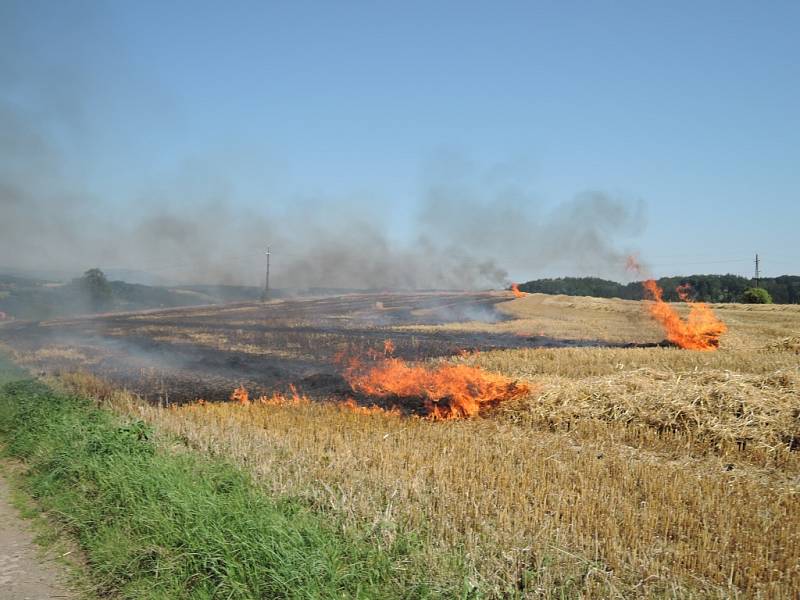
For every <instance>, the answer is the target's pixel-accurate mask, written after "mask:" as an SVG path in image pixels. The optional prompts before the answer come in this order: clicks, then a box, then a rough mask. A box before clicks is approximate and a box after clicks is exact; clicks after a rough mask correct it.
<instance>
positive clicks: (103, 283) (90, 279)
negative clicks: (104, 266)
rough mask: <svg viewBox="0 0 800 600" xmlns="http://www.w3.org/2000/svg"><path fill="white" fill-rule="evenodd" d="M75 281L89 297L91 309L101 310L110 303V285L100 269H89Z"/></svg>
mask: <svg viewBox="0 0 800 600" xmlns="http://www.w3.org/2000/svg"><path fill="white" fill-rule="evenodd" d="M77 283H78V285H79V286H80V288H81V289H82V290H83V291H84V292H85V293H86V295H87V296H88V297H89V301H90V302H91V304H92V309H93V310H102V309H104V308H107V307H108V306H109V305H110V304H111V285H110V284H109V283H108V279H106V276H105V273H103V272H102V271H101V270H100V269H89V270H88V271H86V272H85V273H84V274H83V277H81V278H80V279H78V280H77Z"/></svg>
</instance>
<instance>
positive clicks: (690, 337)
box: [642, 279, 728, 350]
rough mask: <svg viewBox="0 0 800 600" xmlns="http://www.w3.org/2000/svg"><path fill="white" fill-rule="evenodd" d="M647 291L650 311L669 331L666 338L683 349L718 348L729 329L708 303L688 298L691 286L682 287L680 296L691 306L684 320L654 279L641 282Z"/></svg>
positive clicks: (666, 330)
mask: <svg viewBox="0 0 800 600" xmlns="http://www.w3.org/2000/svg"><path fill="white" fill-rule="evenodd" d="M642 285H643V286H644V289H645V293H646V295H647V296H648V297H649V299H650V300H652V303H650V305H649V306H648V310H649V311H650V314H651V315H652V317H653V318H654V319H655V320H656V321H658V322H659V323H660V324H661V326H662V327H663V328H664V331H665V332H666V334H667V339H668V340H669V341H670V342H673V343H674V344H677V345H678V346H680V347H681V348H687V349H690V350H716V349H717V348H719V338H720V336H721V335H722V334H723V333H725V332H726V331H727V330H728V328H727V327H726V326H725V323H723V322H722V321H720V320H719V319H718V318H717V317H716V315H715V314H714V313H713V312H712V310H711V308H710V307H709V306H708V304H706V303H705V302H693V301H692V300H690V299H689V291H690V289H691V288H690V287H689V286H688V285H682V286H679V287H678V289H677V292H678V296H679V297H680V299H681V300H683V301H684V302H686V303H687V304H688V305H689V316H688V317H687V318H686V319H685V320H684V319H682V318H681V316H680V315H679V314H678V313H677V312H675V309H674V308H672V306H670V305H669V304H667V303H666V302H664V300H663V294H664V291H663V290H662V289H661V288H660V287H659V286H658V284H657V283H656V282H655V280H653V279H648V280H647V281H644V282H642Z"/></svg>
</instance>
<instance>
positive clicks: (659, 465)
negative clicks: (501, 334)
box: [62, 295, 800, 598]
mask: <svg viewBox="0 0 800 600" xmlns="http://www.w3.org/2000/svg"><path fill="white" fill-rule="evenodd" d="M506 310H508V311H510V312H512V313H513V314H514V315H515V316H516V317H518V320H516V321H510V322H504V323H498V324H494V325H490V324H469V325H466V326H462V327H466V328H483V329H488V330H498V329H500V330H504V331H522V330H525V328H528V327H529V326H530V324H531V323H537V324H539V325H540V326H541V327H542V328H543V332H544V333H545V334H546V335H553V336H560V337H583V338H600V339H612V337H609V335H610V332H613V335H614V336H618V338H620V339H625V340H626V341H652V340H655V339H660V336H659V334H658V331H651V329H652V326H651V324H649V323H648V322H645V321H644V320H643V319H644V317H643V316H642V314H641V305H640V304H639V303H635V302H624V301H614V300H597V299H579V298H569V299H566V298H564V297H539V296H538V295H533V296H528V297H526V298H523V299H521V300H518V301H515V302H512V303H509V304H508V305H506ZM719 312H720V314H721V315H722V317H723V318H724V319H725V320H726V322H727V324H728V326H729V327H730V330H731V331H730V333H729V334H728V335H727V336H726V337H724V338H723V343H722V349H721V350H720V351H719V352H710V353H706V352H689V351H681V350H677V349H667V348H631V349H608V348H605V349H600V348H598V349H593V348H580V349H576V348H564V349H530V350H507V351H497V352H488V353H481V354H475V355H471V356H467V357H464V358H459V359H457V360H460V361H465V362H467V363H468V364H476V365H479V366H482V367H484V368H486V369H489V370H492V371H497V372H501V373H504V374H506V375H509V376H512V377H517V378H520V379H522V380H530V381H532V382H535V384H536V388H537V391H536V393H534V394H533V395H532V396H530V397H528V398H525V399H523V400H521V401H516V402H514V403H511V404H508V405H506V406H504V407H501V408H500V409H498V410H497V411H495V412H494V413H492V414H491V415H489V416H488V417H487V418H481V419H476V420H471V421H454V422H445V423H430V422H427V421H424V420H420V419H408V418H401V417H396V416H384V415H364V414H357V413H353V412H350V411H347V410H343V409H342V408H340V407H336V406H333V405H328V404H300V405H287V406H283V407H276V406H262V405H250V406H239V405H235V404H224V405H203V406H189V407H184V408H179V409H173V410H165V409H158V408H156V407H152V406H148V405H144V404H142V403H140V402H138V401H137V400H136V399H135V398H134V397H132V396H130V395H126V394H124V393H120V392H118V391H116V390H114V388H113V387H111V386H108V385H107V384H104V383H103V382H101V381H98V380H96V379H94V378H92V377H89V376H72V377H66V378H64V379H63V380H62V381H64V382H66V383H67V384H69V385H71V386H72V387H73V388H78V389H81V390H82V391H87V392H89V393H91V394H93V395H95V396H96V397H100V398H106V399H109V400H110V402H111V403H112V404H113V405H114V406H116V407H117V409H120V410H125V411H129V412H132V413H135V414H139V415H141V416H143V417H144V418H145V419H147V420H148V421H150V422H152V423H154V424H155V425H156V426H158V427H159V428H161V429H162V430H163V431H168V432H171V433H173V434H176V435H178V436H180V438H182V439H184V440H185V441H187V442H188V443H189V444H190V445H191V446H193V447H195V448H197V449H199V450H200V451H203V452H208V453H211V454H216V455H222V456H227V457H230V458H232V459H233V460H235V461H237V462H239V463H240V464H241V465H243V466H244V467H246V468H247V469H249V470H251V471H252V472H253V473H255V474H256V476H257V477H258V478H259V480H260V481H262V483H263V485H264V486H265V487H266V488H267V489H269V490H270V491H271V492H273V493H277V494H288V495H292V496H301V497H303V498H306V499H307V500H308V502H310V503H312V504H313V505H315V506H317V507H318V508H319V509H320V510H324V511H331V512H332V513H335V514H337V515H338V516H340V517H343V518H344V519H345V520H346V521H348V520H349V522H352V523H355V522H359V523H363V522H364V521H367V522H374V523H375V526H376V528H377V529H380V530H381V531H383V532H385V533H384V535H391V532H392V531H398V530H404V531H407V530H411V531H417V532H420V534H421V535H422V536H424V541H425V543H426V547H427V549H428V550H427V551H428V553H429V555H430V556H429V558H430V565H431V569H432V570H434V571H437V572H440V573H441V574H442V575H441V576H442V577H447V576H449V575H448V573H449V572H450V570H451V569H452V565H449V564H446V563H445V562H443V561H442V560H439V557H440V556H444V555H452V554H453V553H456V554H460V555H461V556H463V557H464V563H465V566H466V569H467V571H468V573H469V576H470V579H471V581H473V582H474V583H475V584H476V585H477V586H478V587H479V589H481V590H482V591H483V592H484V593H486V594H487V595H489V596H494V597H514V596H523V597H558V596H559V595H560V594H561V595H565V596H569V597H573V596H583V597H596V598H607V597H620V596H624V597H664V596H668V597H716V598H730V597H737V596H741V597H763V598H789V597H796V596H798V595H799V594H800V452H798V451H797V448H796V445H797V443H798V439H800V400H798V399H799V398H800V393H799V392H800V371H799V370H798V355H797V348H798V346H797V339H800V338H799V337H798V336H799V335H800V310H798V309H797V307H787V308H778V307H767V308H757V309H754V308H751V307H743V306H725V307H720V309H719ZM439 328H440V329H453V328H454V326H452V325H447V326H442V327H439ZM648 328H649V329H648ZM628 334H630V335H631V337H630V338H626V337H625V336H627V335H628ZM636 336H638V338H637V337H636Z"/></svg>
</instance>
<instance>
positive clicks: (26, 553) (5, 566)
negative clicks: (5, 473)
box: [0, 475, 74, 600]
mask: <svg viewBox="0 0 800 600" xmlns="http://www.w3.org/2000/svg"><path fill="white" fill-rule="evenodd" d="M64 580H65V573H64V571H63V569H62V568H61V566H60V565H59V564H58V563H57V562H54V561H53V560H52V558H48V559H45V558H44V557H43V556H42V549H41V548H40V547H39V546H37V545H36V543H35V542H34V536H33V533H32V532H31V530H30V526H29V523H27V522H26V521H24V520H23V519H22V518H21V517H20V516H19V512H18V511H17V509H16V508H14V506H13V505H12V504H11V501H10V489H9V485H8V482H7V481H6V480H5V479H4V478H3V477H2V475H0V600H26V599H30V600H45V599H49V598H73V597H74V595H73V594H72V593H71V592H69V590H68V588H67V587H66V586H65V585H64Z"/></svg>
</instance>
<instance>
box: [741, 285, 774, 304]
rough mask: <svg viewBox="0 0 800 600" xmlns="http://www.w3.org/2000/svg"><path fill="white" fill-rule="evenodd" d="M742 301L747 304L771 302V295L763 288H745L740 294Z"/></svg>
mask: <svg viewBox="0 0 800 600" xmlns="http://www.w3.org/2000/svg"><path fill="white" fill-rule="evenodd" d="M742 302H745V303H747V304H772V296H770V295H769V292H768V291H767V290H765V289H764V288H760V287H757V288H747V289H746V290H745V291H744V293H743V294H742Z"/></svg>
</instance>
